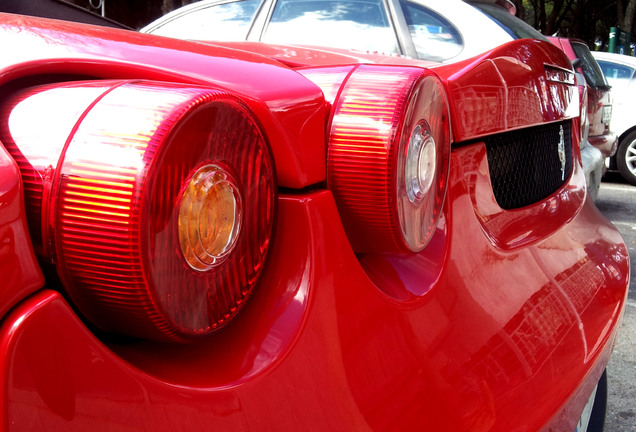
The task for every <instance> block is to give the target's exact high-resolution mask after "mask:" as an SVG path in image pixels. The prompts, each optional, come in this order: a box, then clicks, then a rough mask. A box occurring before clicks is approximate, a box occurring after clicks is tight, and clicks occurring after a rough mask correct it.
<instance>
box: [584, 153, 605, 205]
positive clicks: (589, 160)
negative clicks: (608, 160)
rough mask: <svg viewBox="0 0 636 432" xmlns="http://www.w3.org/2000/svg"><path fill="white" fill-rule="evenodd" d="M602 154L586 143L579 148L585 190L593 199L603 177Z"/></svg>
mask: <svg viewBox="0 0 636 432" xmlns="http://www.w3.org/2000/svg"><path fill="white" fill-rule="evenodd" d="M603 160H604V158H603V154H602V153H601V151H600V150H599V149H597V148H596V147H592V146H591V145H586V146H585V147H583V148H582V149H581V161H582V163H583V171H584V173H585V182H586V183H587V191H588V194H589V195H590V198H592V200H595V199H596V197H597V195H598V191H599V189H600V187H601V178H602V177H603V168H604V165H603Z"/></svg>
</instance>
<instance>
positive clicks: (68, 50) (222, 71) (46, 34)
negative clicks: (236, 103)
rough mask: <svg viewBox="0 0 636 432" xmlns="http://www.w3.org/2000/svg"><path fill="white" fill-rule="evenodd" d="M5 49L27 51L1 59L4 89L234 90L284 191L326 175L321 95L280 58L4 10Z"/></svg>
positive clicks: (0, 38) (0, 25) (0, 36)
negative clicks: (15, 84) (166, 84)
mask: <svg viewBox="0 0 636 432" xmlns="http://www.w3.org/2000/svg"><path fill="white" fill-rule="evenodd" d="M0 45H1V46H20V47H21V49H12V50H9V51H7V52H6V53H5V54H3V56H2V57H1V58H0V85H2V84H3V83H6V82H8V81H11V80H15V79H19V78H24V77H28V76H33V75H42V74H73V75H79V76H82V77H85V76H89V77H94V78H119V79H136V78H144V79H155V80H159V81H173V82H183V83H189V84H202V85H212V86H214V87H216V88H222V89H227V90H231V91H232V92H234V93H236V94H239V95H240V96H241V97H242V98H244V99H245V100H246V101H247V102H248V104H249V106H250V108H251V109H252V110H254V112H255V113H256V114H257V115H258V117H259V119H260V121H261V122H262V123H263V127H264V128H265V130H266V134H267V138H268V141H269V144H270V146H271V147H272V152H273V153H274V158H275V159H276V165H277V167H278V172H277V174H278V182H279V184H280V185H281V186H283V187H290V188H302V187H305V186H308V185H311V184H314V183H316V182H319V181H322V180H324V178H325V163H324V161H325V153H324V152H325V149H324V145H325V144H324V143H325V141H324V130H325V127H324V124H325V122H326V110H325V102H324V98H323V95H322V93H321V92H320V90H319V89H318V88H317V87H316V86H315V85H314V84H312V83H311V82H309V81H308V80H306V79H305V78H303V77H302V76H300V75H298V74H297V73H295V72H292V71H290V70H289V69H288V68H286V67H283V66H282V65H281V64H280V63H278V62H276V61H274V60H270V59H268V58H266V57H263V56H260V55H257V54H250V53H247V52H244V51H236V50H232V49H227V48H222V47H215V46H211V45H204V44H196V43H189V42H184V41H177V40H174V39H169V38H163V37H148V35H141V34H138V33H134V32H128V31H119V30H113V29H107V28H103V27H91V26H85V25H79V24H72V23H67V22H63V21H51V20H42V19H37V18H31V17H24V16H17V15H8V14H2V13H0ZM133 59H134V60H133ZM292 107H293V109H292Z"/></svg>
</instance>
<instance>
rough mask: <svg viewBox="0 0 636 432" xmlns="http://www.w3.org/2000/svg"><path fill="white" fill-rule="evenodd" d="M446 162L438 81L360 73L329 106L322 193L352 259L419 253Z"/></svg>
mask: <svg viewBox="0 0 636 432" xmlns="http://www.w3.org/2000/svg"><path fill="white" fill-rule="evenodd" d="M449 163H450V125H449V114H448V102H447V98H446V93H445V91H444V87H443V85H442V83H441V81H440V80H439V79H438V78H437V77H436V76H435V75H433V74H432V73H431V72H429V71H426V70H423V69H420V68H410V67H399V68H398V67H382V66H360V67H359V68H357V69H356V70H355V71H354V72H353V73H352V74H351V75H350V76H349V77H348V79H347V80H346V82H345V83H344V86H343V88H342V90H341V93H340V95H339V97H338V98H337V99H336V101H335V103H334V112H333V120H332V124H331V133H330V137H329V149H328V186H329V188H330V189H331V190H332V191H333V194H334V196H335V198H336V201H337V204H338V207H339V210H340V212H341V215H342V219H343V223H344V225H345V229H346V230H347V234H348V236H349V239H350V240H351V243H352V245H353V248H354V250H355V251H356V252H408V251H420V250H422V249H423V248H424V247H425V246H426V245H427V243H428V242H429V240H430V238H431V236H432V234H433V232H434V230H435V227H436V226H437V221H438V219H439V216H440V213H441V209H442V204H443V201H444V196H445V193H446V185H447V180H448V170H449Z"/></svg>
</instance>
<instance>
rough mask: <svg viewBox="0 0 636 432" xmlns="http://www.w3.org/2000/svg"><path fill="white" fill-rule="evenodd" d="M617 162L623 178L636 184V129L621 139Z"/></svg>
mask: <svg viewBox="0 0 636 432" xmlns="http://www.w3.org/2000/svg"><path fill="white" fill-rule="evenodd" d="M616 164H617V166H618V170H619V171H620V173H621V175H622V176H623V178H625V180H627V181H628V182H630V183H631V184H633V185H636V131H632V132H630V133H629V134H627V136H625V138H623V139H622V140H621V142H620V144H619V146H618V150H617V151H616Z"/></svg>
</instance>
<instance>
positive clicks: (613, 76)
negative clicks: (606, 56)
mask: <svg viewBox="0 0 636 432" xmlns="http://www.w3.org/2000/svg"><path fill="white" fill-rule="evenodd" d="M598 64H599V66H600V68H601V70H602V71H603V73H604V74H605V78H607V82H608V83H609V85H611V86H612V88H613V89H614V91H612V94H614V95H616V96H620V95H621V91H624V90H626V89H627V87H628V86H629V85H630V83H631V82H632V78H633V76H634V69H633V68H631V67H629V66H624V65H620V64H617V63H613V62H609V61H605V60H600V59H598Z"/></svg>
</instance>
